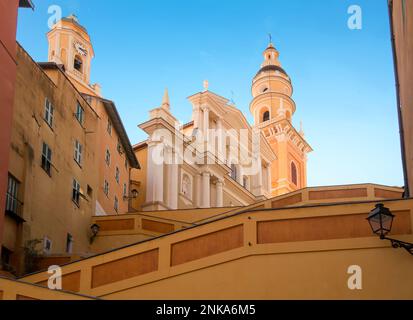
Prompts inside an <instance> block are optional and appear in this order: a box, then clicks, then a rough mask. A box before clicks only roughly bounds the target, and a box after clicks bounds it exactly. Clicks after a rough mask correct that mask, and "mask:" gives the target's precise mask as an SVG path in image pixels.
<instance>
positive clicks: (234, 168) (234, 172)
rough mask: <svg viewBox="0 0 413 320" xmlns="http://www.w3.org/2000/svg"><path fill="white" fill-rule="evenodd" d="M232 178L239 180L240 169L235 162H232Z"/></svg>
mask: <svg viewBox="0 0 413 320" xmlns="http://www.w3.org/2000/svg"><path fill="white" fill-rule="evenodd" d="M231 178H232V179H233V180H235V181H238V171H237V166H236V165H235V164H231Z"/></svg>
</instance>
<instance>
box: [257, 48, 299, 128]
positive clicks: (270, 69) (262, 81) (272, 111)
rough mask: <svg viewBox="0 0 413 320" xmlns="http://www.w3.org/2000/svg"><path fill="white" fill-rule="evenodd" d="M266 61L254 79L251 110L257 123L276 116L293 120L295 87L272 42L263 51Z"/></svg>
mask: <svg viewBox="0 0 413 320" xmlns="http://www.w3.org/2000/svg"><path fill="white" fill-rule="evenodd" d="M263 56H264V61H263V63H262V64H261V68H260V69H259V70H258V72H257V74H256V75H255V77H254V79H253V81H252V96H253V98H254V100H253V101H252V102H251V106H250V110H251V113H252V114H253V115H254V122H255V124H256V125H258V124H260V123H263V122H266V121H269V120H271V119H274V118H279V119H282V118H283V119H288V120H291V117H292V115H293V114H294V112H295V103H294V101H293V100H292V99H291V96H292V93H293V87H292V84H291V80H290V77H289V76H288V74H287V72H286V71H285V70H284V69H283V68H282V66H281V63H280V61H279V56H280V54H279V52H278V50H277V49H276V48H275V47H274V45H273V44H272V43H270V44H269V45H268V47H267V49H265V51H264V52H263Z"/></svg>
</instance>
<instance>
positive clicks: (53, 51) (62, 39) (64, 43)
mask: <svg viewBox="0 0 413 320" xmlns="http://www.w3.org/2000/svg"><path fill="white" fill-rule="evenodd" d="M47 39H48V42H49V58H48V59H49V61H51V62H55V63H57V64H61V65H63V66H64V68H65V71H66V74H67V75H68V76H69V77H70V79H71V80H72V82H73V83H74V84H75V86H76V87H77V89H78V90H79V91H80V92H83V93H87V94H91V95H97V96H100V86H99V85H98V84H94V85H91V84H90V71H91V62H92V60H93V58H94V56H95V54H94V51H93V46H92V43H91V40H90V37H89V34H88V33H87V30H86V29H85V28H84V27H83V26H81V25H80V24H79V21H78V19H77V17H76V16H75V15H73V14H72V15H70V16H68V17H66V18H63V19H61V20H60V21H58V22H57V23H56V24H55V25H54V26H53V27H52V29H51V30H50V31H49V32H48V33H47Z"/></svg>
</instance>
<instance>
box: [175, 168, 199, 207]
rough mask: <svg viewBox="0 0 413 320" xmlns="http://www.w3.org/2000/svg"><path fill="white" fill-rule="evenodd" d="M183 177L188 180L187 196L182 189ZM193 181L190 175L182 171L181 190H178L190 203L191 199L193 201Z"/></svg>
mask: <svg viewBox="0 0 413 320" xmlns="http://www.w3.org/2000/svg"><path fill="white" fill-rule="evenodd" d="M185 176H186V177H188V178H189V187H190V188H189V194H185V193H184V189H183V187H184V178H185ZM193 180H194V179H193V177H192V175H190V174H189V173H188V172H186V171H184V170H182V173H181V188H180V189H181V190H180V193H181V194H182V195H183V196H184V197H185V198H187V199H189V200H191V201H192V199H193V189H194V184H193ZM172 187H173V186H172Z"/></svg>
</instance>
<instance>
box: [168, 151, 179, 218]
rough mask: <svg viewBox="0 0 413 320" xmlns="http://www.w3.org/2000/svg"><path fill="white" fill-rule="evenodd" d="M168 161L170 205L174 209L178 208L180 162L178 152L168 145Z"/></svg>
mask: <svg viewBox="0 0 413 320" xmlns="http://www.w3.org/2000/svg"><path fill="white" fill-rule="evenodd" d="M166 152H167V158H166V159H167V161H168V180H167V185H168V190H167V192H168V197H167V199H168V207H169V208H170V209H172V210H176V209H178V188H179V181H178V163H177V159H176V154H175V152H174V150H173V148H172V147H169V146H168V147H166Z"/></svg>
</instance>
